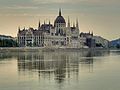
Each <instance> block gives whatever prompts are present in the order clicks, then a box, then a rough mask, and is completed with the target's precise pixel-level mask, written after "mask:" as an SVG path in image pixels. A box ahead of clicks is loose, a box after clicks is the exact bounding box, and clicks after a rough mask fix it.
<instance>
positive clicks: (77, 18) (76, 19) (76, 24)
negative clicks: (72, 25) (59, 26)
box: [76, 18, 79, 29]
mask: <svg viewBox="0 0 120 90" xmlns="http://www.w3.org/2000/svg"><path fill="white" fill-rule="evenodd" d="M76 27H77V28H78V29H79V25H78V18H77V19H76Z"/></svg>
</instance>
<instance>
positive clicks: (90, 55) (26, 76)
mask: <svg viewBox="0 0 120 90" xmlns="http://www.w3.org/2000/svg"><path fill="white" fill-rule="evenodd" d="M0 90H120V51H80V52H78V51H77V52H75V51H73V52H62V51H60V52H59V51H58V52H57V51H56V52H1V53H0Z"/></svg>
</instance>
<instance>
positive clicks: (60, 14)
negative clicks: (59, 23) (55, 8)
mask: <svg viewBox="0 0 120 90" xmlns="http://www.w3.org/2000/svg"><path fill="white" fill-rule="evenodd" d="M59 16H61V8H59Z"/></svg>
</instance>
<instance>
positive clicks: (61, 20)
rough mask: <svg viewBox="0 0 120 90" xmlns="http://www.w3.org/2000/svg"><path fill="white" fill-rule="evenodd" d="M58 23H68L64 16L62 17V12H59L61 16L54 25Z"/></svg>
mask: <svg viewBox="0 0 120 90" xmlns="http://www.w3.org/2000/svg"><path fill="white" fill-rule="evenodd" d="M56 23H66V22H65V19H64V18H63V16H61V10H59V16H57V18H56V20H55V22H54V24H56Z"/></svg>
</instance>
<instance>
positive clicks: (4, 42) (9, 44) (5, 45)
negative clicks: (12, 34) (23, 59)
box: [0, 39, 18, 47]
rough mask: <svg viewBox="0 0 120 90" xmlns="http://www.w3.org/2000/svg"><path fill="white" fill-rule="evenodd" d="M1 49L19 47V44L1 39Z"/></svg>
mask: <svg viewBox="0 0 120 90" xmlns="http://www.w3.org/2000/svg"><path fill="white" fill-rule="evenodd" d="M0 47H18V43H17V41H14V40H12V39H3V40H2V39H0Z"/></svg>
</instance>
